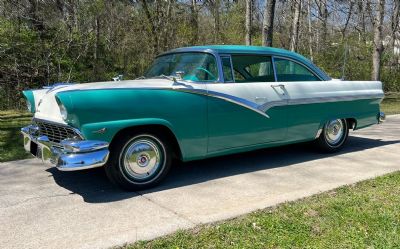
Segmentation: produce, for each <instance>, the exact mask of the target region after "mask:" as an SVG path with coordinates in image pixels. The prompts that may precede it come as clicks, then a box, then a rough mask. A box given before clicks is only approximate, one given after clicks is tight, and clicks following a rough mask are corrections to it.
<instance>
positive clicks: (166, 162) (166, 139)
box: [21, 45, 384, 190]
mask: <svg viewBox="0 0 400 249" xmlns="http://www.w3.org/2000/svg"><path fill="white" fill-rule="evenodd" d="M23 94H24V96H25V97H26V100H27V104H28V109H29V110H30V111H31V112H32V113H34V116H33V120H32V124H31V125H29V126H27V127H24V128H22V129H21V131H22V134H23V136H24V147H25V149H26V150H27V151H29V152H30V153H32V154H33V155H34V156H36V157H38V158H40V159H42V160H43V162H44V163H47V164H50V165H54V166H56V167H57V168H58V169H59V170H62V171H72V170H82V169H88V168H94V167H102V166H103V167H104V168H105V171H106V173H107V176H108V177H109V179H110V180H111V181H112V182H113V183H115V184H117V185H118V186H120V187H122V188H124V189H127V190H136V189H143V188H148V187H151V186H154V185H155V184H157V183H159V182H160V181H161V180H162V179H163V178H164V177H165V176H166V174H167V173H168V170H169V169H170V167H171V164H172V163H173V162H174V160H175V159H179V160H181V161H190V160H198V159H203V158H209V157H215V156H221V155H227V154H231V153H238V152H245V151H250V150H255V149H260V148H266V147H273V146H281V145H286V144H291V143H299V142H307V141H314V143H315V144H316V145H317V147H318V148H320V149H321V150H322V151H325V152H335V151H338V150H339V149H341V148H342V147H343V145H344V143H345V142H346V139H347V137H348V133H349V129H353V130H356V129H361V128H364V127H367V126H370V125H373V124H377V123H380V122H382V121H383V120H384V114H383V113H382V112H380V109H379V104H380V102H381V101H382V99H383V97H384V94H383V91H382V84H381V82H379V81H344V80H338V79H331V78H330V77H329V76H328V75H327V74H326V73H324V72H323V71H322V70H321V69H319V68H318V67H317V66H315V65H314V64H313V63H312V62H311V61H310V60H308V59H306V58H305V57H303V56H301V55H299V54H297V53H294V52H290V51H287V50H283V49H277V48H270V47H257V46H233V45H218V46H217V45H215V46H196V47H186V48H178V49H174V50H171V51H168V52H166V53H163V54H161V55H159V56H158V57H156V59H155V60H154V63H153V64H152V65H151V66H150V68H149V69H148V71H147V73H146V74H145V75H144V76H142V77H140V78H138V79H136V80H122V81H115V82H113V81H111V82H97V83H86V84H61V85H57V86H54V87H52V88H46V89H38V90H27V91H24V92H23Z"/></svg>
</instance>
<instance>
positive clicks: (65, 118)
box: [58, 103, 68, 121]
mask: <svg viewBox="0 0 400 249" xmlns="http://www.w3.org/2000/svg"><path fill="white" fill-rule="evenodd" d="M58 107H59V108H60V113H61V117H62V119H64V121H67V118H68V112H67V109H65V106H64V105H63V104H61V103H58Z"/></svg>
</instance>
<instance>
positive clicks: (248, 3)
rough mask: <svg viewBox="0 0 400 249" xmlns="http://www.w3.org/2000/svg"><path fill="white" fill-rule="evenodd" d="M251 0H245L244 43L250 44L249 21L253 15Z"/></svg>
mask: <svg viewBox="0 0 400 249" xmlns="http://www.w3.org/2000/svg"><path fill="white" fill-rule="evenodd" d="M252 9H253V0H246V45H251V21H252V16H253V10H252Z"/></svg>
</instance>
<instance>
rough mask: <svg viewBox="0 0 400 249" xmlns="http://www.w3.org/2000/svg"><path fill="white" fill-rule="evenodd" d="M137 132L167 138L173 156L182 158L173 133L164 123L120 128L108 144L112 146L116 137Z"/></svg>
mask: <svg viewBox="0 0 400 249" xmlns="http://www.w3.org/2000/svg"><path fill="white" fill-rule="evenodd" d="M137 132H148V133H152V134H155V135H159V136H163V137H165V138H167V139H168V141H169V142H170V143H171V146H172V148H173V151H174V156H175V157H176V158H177V159H180V160H182V152H181V149H180V147H179V144H178V141H177V139H176V137H175V135H174V133H173V132H172V131H171V130H170V129H169V128H168V127H166V126H164V125H138V126H132V127H127V128H124V129H121V130H120V131H118V132H117V133H116V134H115V136H114V137H113V139H112V141H111V144H110V146H112V145H113V142H114V141H116V140H118V138H120V137H122V136H126V135H129V134H132V133H137Z"/></svg>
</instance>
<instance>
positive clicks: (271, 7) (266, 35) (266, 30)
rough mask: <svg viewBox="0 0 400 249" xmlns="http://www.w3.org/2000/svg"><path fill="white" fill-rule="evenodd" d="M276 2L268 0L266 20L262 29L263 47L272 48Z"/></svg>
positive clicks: (265, 11) (265, 13)
mask: <svg viewBox="0 0 400 249" xmlns="http://www.w3.org/2000/svg"><path fill="white" fill-rule="evenodd" d="M275 3H276V0H268V2H267V3H266V5H265V10H264V20H263V28H262V45H263V46H267V47H272V40H273V38H274V17H275Z"/></svg>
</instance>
